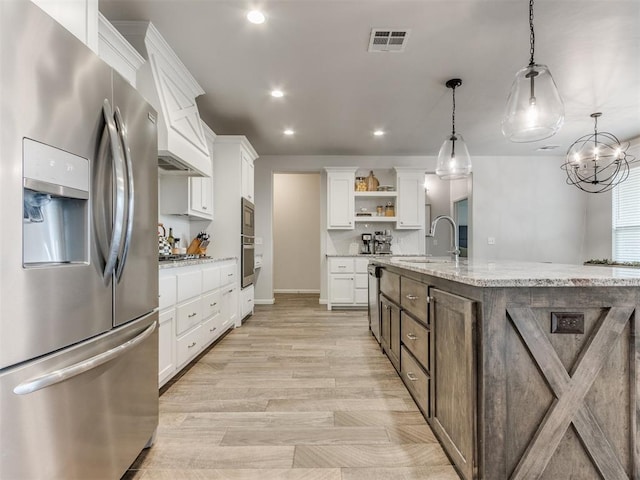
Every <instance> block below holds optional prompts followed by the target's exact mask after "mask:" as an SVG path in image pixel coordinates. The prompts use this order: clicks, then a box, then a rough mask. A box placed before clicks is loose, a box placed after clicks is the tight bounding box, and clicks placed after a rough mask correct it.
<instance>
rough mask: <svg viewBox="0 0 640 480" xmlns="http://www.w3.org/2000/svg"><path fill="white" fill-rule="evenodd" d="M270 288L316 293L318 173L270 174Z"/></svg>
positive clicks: (318, 261) (318, 248) (318, 256)
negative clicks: (271, 207)
mask: <svg viewBox="0 0 640 480" xmlns="http://www.w3.org/2000/svg"><path fill="white" fill-rule="evenodd" d="M273 259H274V260H273V289H274V291H276V292H317V293H320V174H319V173H303V174H294V173H278V174H275V175H274V176H273Z"/></svg>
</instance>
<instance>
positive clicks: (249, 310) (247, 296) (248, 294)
mask: <svg viewBox="0 0 640 480" xmlns="http://www.w3.org/2000/svg"><path fill="white" fill-rule="evenodd" d="M253 295H254V290H253V285H249V286H248V287H246V288H243V289H242V290H241V291H240V317H241V320H244V319H245V318H246V317H248V316H249V315H253Z"/></svg>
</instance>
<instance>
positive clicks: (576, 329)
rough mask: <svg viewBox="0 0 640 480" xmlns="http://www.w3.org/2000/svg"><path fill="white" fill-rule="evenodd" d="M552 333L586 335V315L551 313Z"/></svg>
mask: <svg viewBox="0 0 640 480" xmlns="http://www.w3.org/2000/svg"><path fill="white" fill-rule="evenodd" d="M551 333H574V334H576V333H578V334H582V333H584V313H572V312H551Z"/></svg>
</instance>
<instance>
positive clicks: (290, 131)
mask: <svg viewBox="0 0 640 480" xmlns="http://www.w3.org/2000/svg"><path fill="white" fill-rule="evenodd" d="M282 133H284V134H285V135H293V134H294V133H296V132H294V131H293V130H292V129H290V128H286V129H285V130H284V132H282Z"/></svg>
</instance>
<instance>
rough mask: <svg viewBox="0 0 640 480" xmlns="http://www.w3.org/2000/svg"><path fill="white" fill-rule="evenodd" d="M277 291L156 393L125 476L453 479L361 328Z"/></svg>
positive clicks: (309, 300) (357, 320)
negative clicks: (152, 414) (155, 412)
mask: <svg viewBox="0 0 640 480" xmlns="http://www.w3.org/2000/svg"><path fill="white" fill-rule="evenodd" d="M367 325H368V324H367V314H366V311H362V310H360V311H332V312H328V311H327V310H326V307H325V306H322V305H319V304H318V296H317V295H316V296H314V295H278V296H277V297H276V304H275V305H270V306H257V307H256V311H255V314H254V315H253V316H252V317H250V318H249V319H248V320H247V321H245V323H244V324H243V326H242V327H241V328H239V329H235V330H233V331H232V332H231V333H229V334H228V335H227V336H226V337H225V338H223V339H222V340H221V341H220V342H219V343H218V344H217V345H216V346H214V347H213V348H212V349H210V350H209V351H208V352H207V353H206V354H205V355H203V356H202V357H201V358H200V360H199V361H198V362H197V363H195V364H194V365H193V366H192V367H191V368H190V370H189V371H188V372H187V373H186V374H185V375H184V376H183V377H182V378H180V379H179V380H178V381H177V382H175V383H174V384H172V385H171V386H170V387H169V388H168V389H167V390H166V391H165V392H164V394H163V395H162V396H161V397H160V425H159V428H158V436H157V440H156V443H155V445H154V446H153V447H152V448H151V449H149V450H146V451H145V452H143V453H142V454H141V455H140V456H139V457H138V459H137V460H136V462H135V463H134V464H133V465H132V467H131V470H129V471H128V472H127V474H126V475H125V476H124V477H123V479H127V480H132V479H136V480H138V479H142V480H175V479H180V480H205V479H207V480H209V479H212V480H213V479H215V480H241V479H259V480H383V479H390V480H391V479H393V480H408V479H421V480H457V479H458V476H457V475H456V473H455V471H454V470H453V468H452V467H451V466H450V463H449V461H448V459H447V457H446V456H445V455H444V453H443V451H442V449H441V448H440V445H439V444H438V443H437V441H436V439H435V438H434V436H433V433H432V432H431V430H430V428H429V427H428V425H427V424H426V422H425V420H424V418H423V417H422V415H421V414H420V412H419V411H418V409H417V407H416V405H415V403H414V402H413V400H412V398H411V396H410V395H409V393H408V392H407V390H406V389H405V387H404V385H403V384H402V381H401V380H400V378H399V377H398V375H397V374H396V372H395V370H394V369H393V367H392V366H391V363H390V362H389V361H388V360H387V358H386V357H385V356H384V355H383V354H382V353H381V352H380V348H379V346H378V344H377V343H376V342H375V340H374V338H373V337H372V336H371V334H370V332H369V330H368V326H367Z"/></svg>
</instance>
